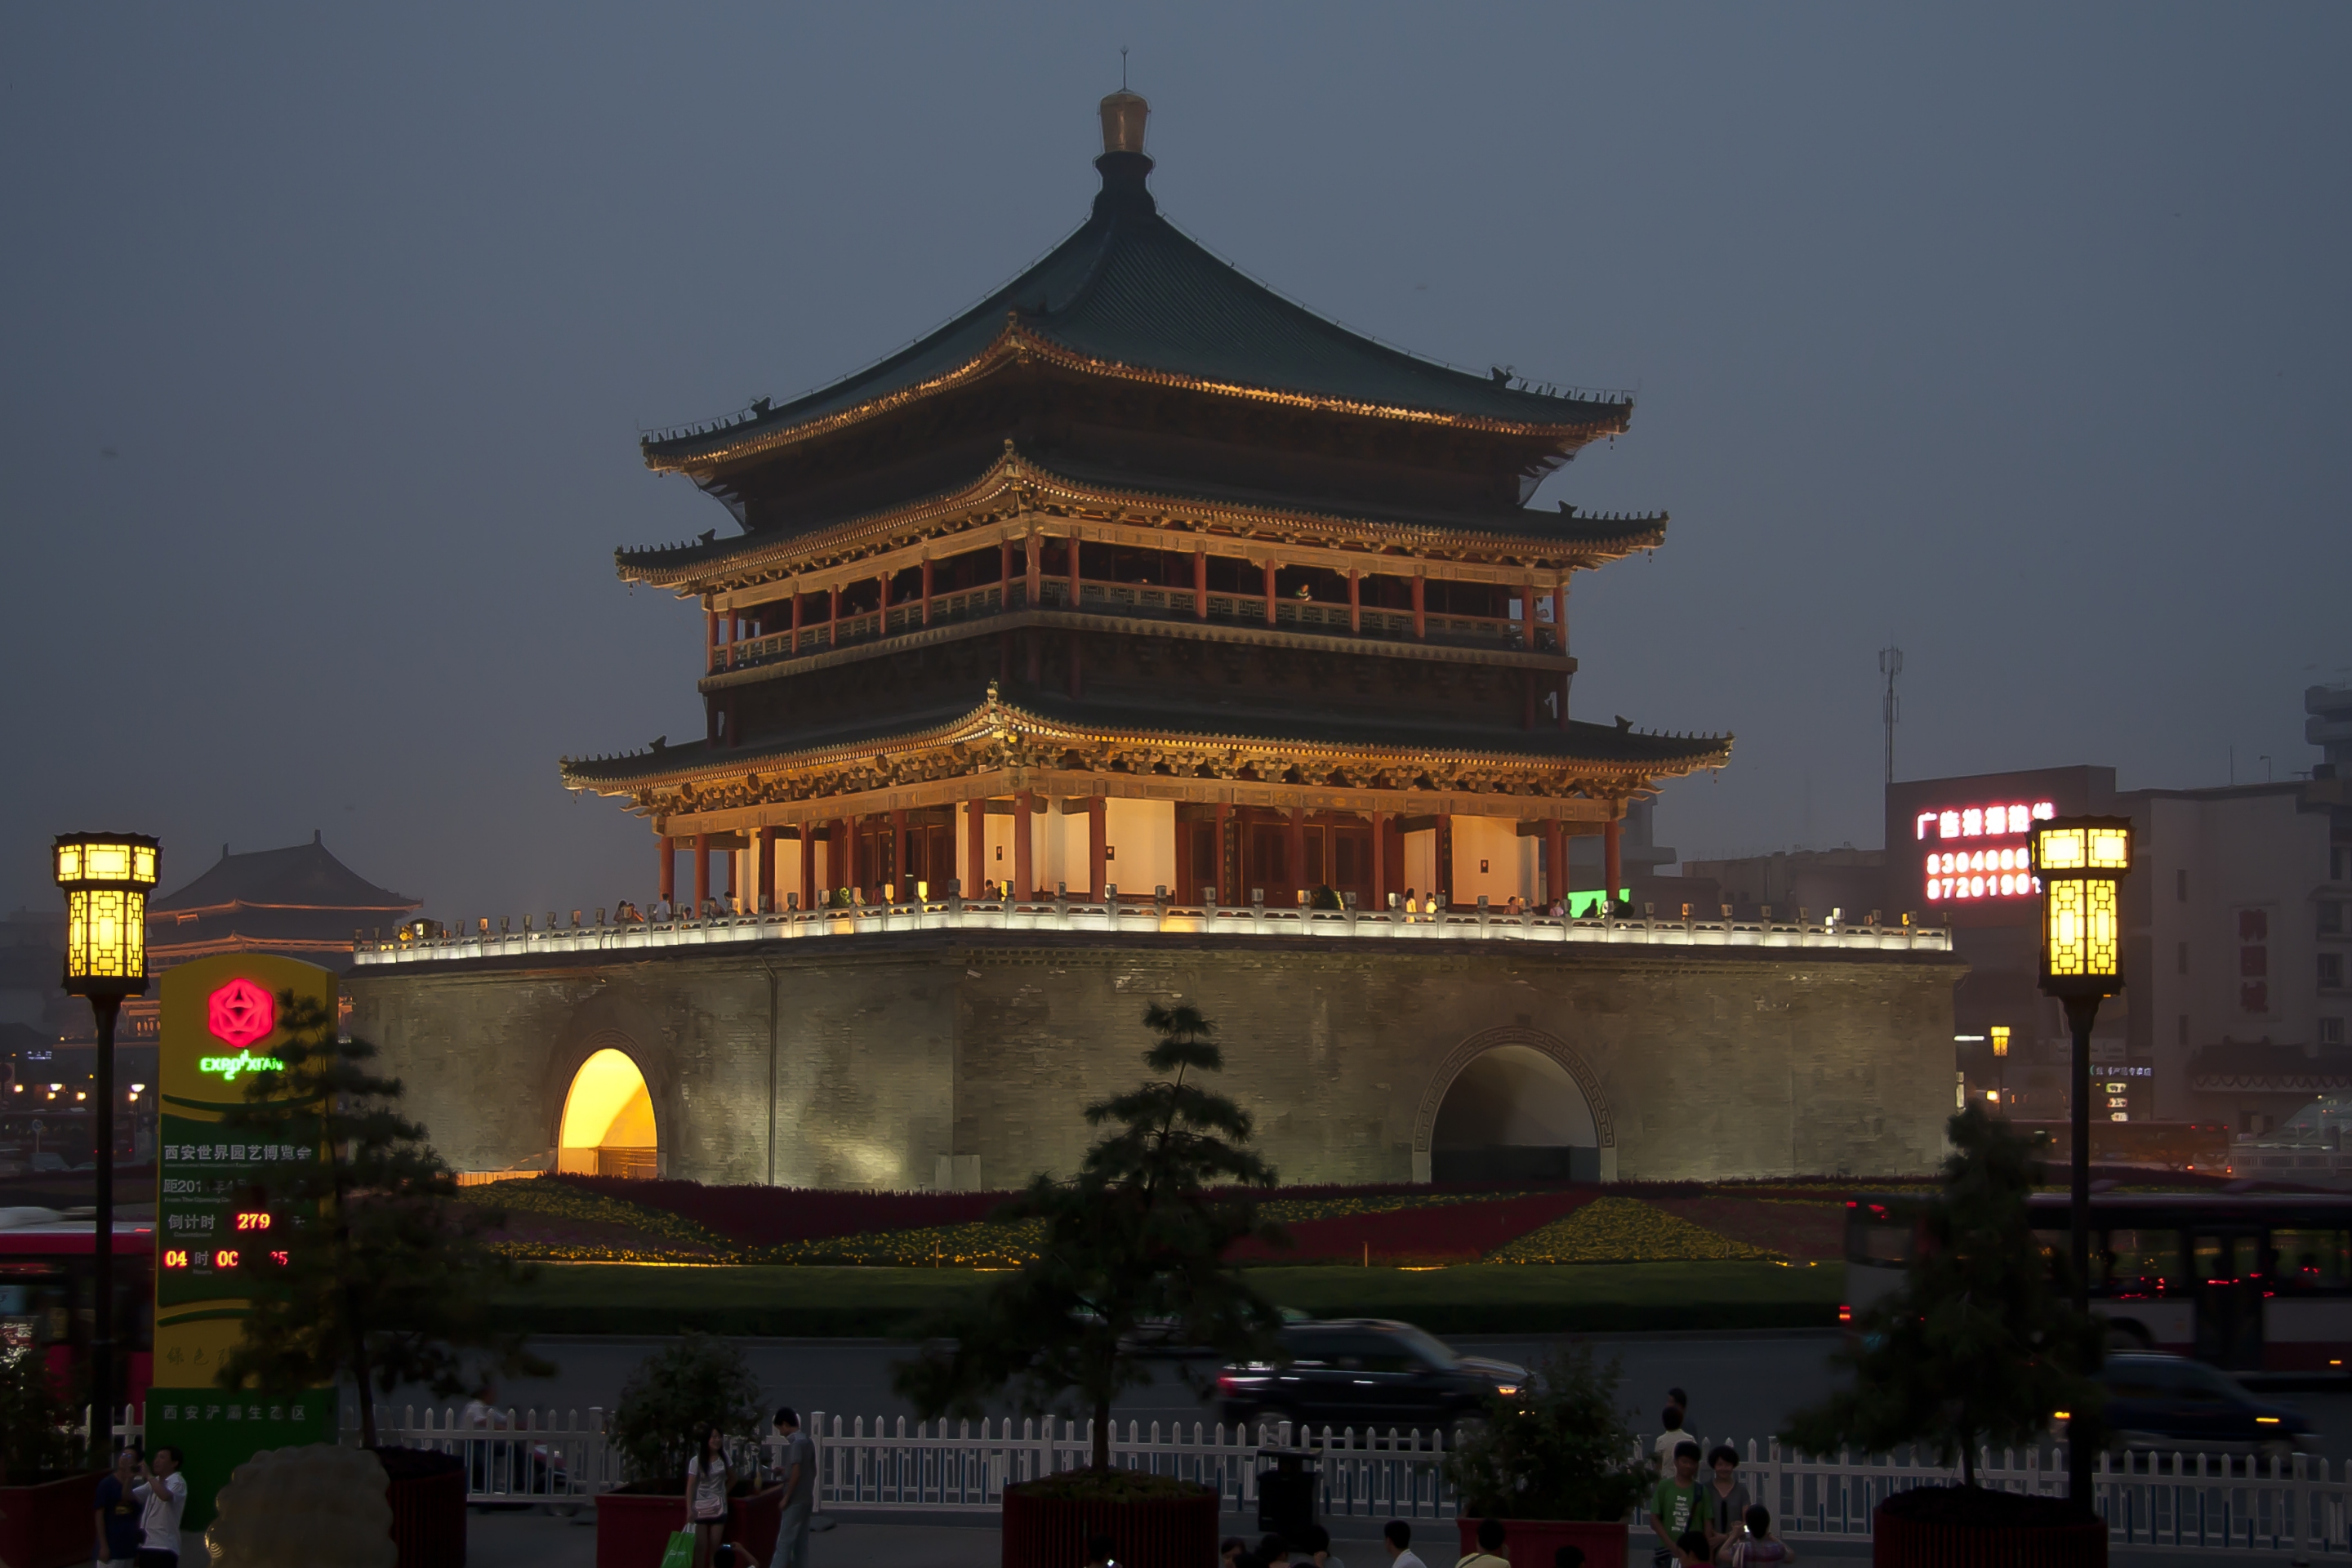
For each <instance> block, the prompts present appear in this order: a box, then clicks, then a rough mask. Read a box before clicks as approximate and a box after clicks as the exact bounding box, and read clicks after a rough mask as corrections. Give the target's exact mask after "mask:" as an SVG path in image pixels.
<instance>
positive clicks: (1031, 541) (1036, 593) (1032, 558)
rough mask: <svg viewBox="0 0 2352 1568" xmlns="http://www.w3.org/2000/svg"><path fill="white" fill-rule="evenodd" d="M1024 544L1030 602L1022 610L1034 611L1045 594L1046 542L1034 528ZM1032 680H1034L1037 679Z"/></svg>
mask: <svg viewBox="0 0 2352 1568" xmlns="http://www.w3.org/2000/svg"><path fill="white" fill-rule="evenodd" d="M1024 543H1025V545H1026V546H1027V548H1028V552H1029V600H1028V603H1026V604H1024V605H1022V608H1023V609H1024V610H1034V609H1035V608H1036V607H1037V605H1038V604H1039V603H1040V602H1041V601H1042V600H1043V599H1044V597H1045V537H1044V536H1043V535H1042V534H1040V533H1039V532H1038V531H1036V530H1035V529H1034V528H1033V529H1031V530H1030V531H1029V537H1028V538H1027V539H1026V540H1025V541H1024ZM1030 679H1035V677H1034V676H1033V677H1031V678H1030Z"/></svg>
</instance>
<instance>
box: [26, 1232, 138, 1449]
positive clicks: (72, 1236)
mask: <svg viewBox="0 0 2352 1568" xmlns="http://www.w3.org/2000/svg"><path fill="white" fill-rule="evenodd" d="M96 1232H97V1226H96V1225H95V1224H94V1223H93V1222H92V1220H91V1219H90V1217H89V1211H88V1210H83V1211H82V1212H81V1214H80V1215H79V1217H72V1216H69V1215H64V1214H60V1213H58V1211H57V1210H55V1209H46V1208H0V1344H6V1345H9V1346H11V1347H15V1346H25V1347H28V1348H30V1349H32V1350H34V1351H35V1352H37V1353H38V1354H39V1355H40V1356H41V1357H42V1359H43V1360H45V1361H46V1362H47V1363H48V1367H49V1380H50V1383H51V1384H52V1385H53V1386H55V1387H56V1389H57V1390H58V1393H59V1394H63V1395H65V1396H67V1397H72V1396H73V1394H75V1393H76V1392H77V1391H79V1389H81V1388H83V1387H86V1386H87V1383H88V1379H87V1376H86V1373H87V1371H88V1367H89V1336H90V1328H91V1324H92V1321H93V1320H94V1319H95V1317H96V1312H95V1310H94V1309H95V1307H96V1305H97V1294H96V1291H95V1289H94V1283H95V1282H94V1280H93V1279H92V1278H91V1276H92V1272H93V1264H94V1263H95V1261H96V1258H97V1252H98V1249H97V1245H96V1241H97V1236H96ZM154 1269H155V1231H154V1227H153V1226H152V1225H150V1224H145V1223H141V1222H136V1221H127V1220H120V1219H118V1220H116V1221H115V1223H114V1342H115V1346H116V1348H117V1350H118V1352H120V1359H119V1361H118V1363H117V1371H116V1386H117V1387H119V1388H121V1389H122V1390H123V1394H122V1403H123V1404H126V1405H138V1404H141V1403H143V1402H144V1401H145V1399H146V1397H147V1389H148V1386H149V1384H152V1383H153V1382H154V1380H155V1378H154V1365H155V1358H154V1346H155V1339H154V1321H155V1286H154Z"/></svg>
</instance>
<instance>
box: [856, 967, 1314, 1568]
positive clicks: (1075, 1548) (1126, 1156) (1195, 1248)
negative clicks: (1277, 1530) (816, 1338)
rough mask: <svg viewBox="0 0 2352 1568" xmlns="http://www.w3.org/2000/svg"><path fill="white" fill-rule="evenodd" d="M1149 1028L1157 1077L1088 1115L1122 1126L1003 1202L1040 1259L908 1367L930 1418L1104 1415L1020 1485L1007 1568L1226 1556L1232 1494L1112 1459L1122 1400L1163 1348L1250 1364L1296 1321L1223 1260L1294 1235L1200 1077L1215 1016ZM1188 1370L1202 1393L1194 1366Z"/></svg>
mask: <svg viewBox="0 0 2352 1568" xmlns="http://www.w3.org/2000/svg"><path fill="white" fill-rule="evenodd" d="M1144 1024H1145V1026H1146V1027H1148V1028H1149V1029H1150V1030H1151V1031H1152V1033H1153V1034H1155V1035H1157V1036H1158V1037H1159V1039H1158V1042H1157V1043H1156V1044H1155V1045H1153V1046H1152V1047H1151V1048H1150V1050H1149V1051H1147V1052H1146V1053H1145V1054H1144V1060H1145V1062H1146V1063H1147V1064H1148V1065H1149V1067H1150V1069H1151V1072H1152V1073H1153V1075H1154V1076H1153V1077H1152V1078H1151V1079H1150V1080H1148V1081H1146V1082H1145V1083H1143V1084H1141V1085H1139V1087H1137V1088H1135V1089H1130V1090H1129V1091H1128V1092H1127V1093H1125V1094H1122V1095H1119V1096H1118V1097H1117V1098H1115V1099H1111V1100H1103V1101H1101V1102H1099V1103H1097V1104H1095V1105H1090V1106H1088V1107H1087V1111H1086V1116H1087V1121H1090V1122H1094V1123H1096V1124H1097V1125H1100V1124H1103V1123H1108V1124H1109V1126H1110V1128H1111V1131H1108V1133H1107V1134H1106V1135H1105V1136H1104V1137H1103V1138H1102V1139H1101V1140H1100V1141H1099V1142H1097V1143H1096V1144H1095V1146H1094V1147H1093V1148H1092V1149H1090V1150H1088V1151H1087V1156H1086V1158H1085V1160H1084V1162H1083V1163H1081V1164H1080V1165H1079V1168H1078V1171H1077V1173H1076V1174H1075V1175H1073V1176H1072V1177H1070V1178H1069V1179H1068V1180H1066V1181H1055V1180H1053V1179H1052V1178H1050V1177H1047V1176H1043V1175H1041V1176H1039V1177H1038V1178H1037V1179H1036V1180H1035V1181H1034V1182H1032V1183H1031V1184H1030V1185H1029V1188H1028V1190H1027V1191H1026V1192H1024V1193H1023V1194H1021V1195H1020V1196H1019V1197H1016V1198H1014V1199H1013V1201H1012V1202H1010V1203H1008V1204H1006V1205H1003V1207H1002V1208H1000V1209H998V1210H997V1211H996V1216H995V1217H997V1218H999V1219H1004V1220H1030V1221H1034V1222H1037V1224H1038V1226H1039V1229H1040V1232H1041V1235H1040V1237H1039V1241H1038V1251H1037V1256H1036V1257H1035V1258H1034V1259H1032V1260H1031V1261H1030V1262H1029V1263H1027V1264H1025V1265H1024V1267H1022V1268H1020V1269H1019V1270H1017V1271H1015V1272H1014V1273H1013V1274H1011V1275H1010V1276H1008V1277H1007V1278H1005V1279H1003V1280H1002V1281H1001V1282H999V1283H998V1284H997V1286H996V1287H995V1289H992V1290H991V1291H990V1292H989V1293H988V1295H987V1296H986V1297H985V1298H984V1299H983V1300H982V1301H980V1302H979V1303H977V1304H976V1305H974V1306H973V1307H971V1309H969V1310H965V1311H964V1312H962V1313H961V1314H960V1315H958V1316H956V1317H954V1318H952V1319H950V1320H949V1321H945V1322H943V1323H942V1324H941V1331H942V1334H943V1336H945V1337H944V1338H943V1339H942V1340H941V1341H940V1342H937V1343H935V1344H934V1346H933V1347H931V1348H929V1349H927V1350H926V1351H925V1352H923V1353H922V1354H920V1355H919V1356H917V1357H916V1358H915V1359H914V1360H912V1361H908V1362H904V1363H900V1364H899V1366H898V1373H897V1384H898V1392H899V1394H901V1395H903V1396H904V1397H905V1398H907V1399H908V1401H910V1402H911V1403H912V1404H914V1405H915V1406H916V1407H917V1408H918V1409H919V1410H920V1411H922V1413H923V1414H924V1415H925V1417H926V1418H936V1417H939V1416H942V1415H967V1416H969V1415H980V1414H982V1406H983V1402H984V1401H986V1400H988V1399H990V1398H992V1397H994V1396H998V1395H1000V1394H1005V1393H1008V1392H1009V1393H1010V1394H1012V1395H1013V1397H1014V1399H1015V1400H1016V1401H1017V1402H1018V1403H1019V1404H1020V1405H1021V1407H1022V1408H1023V1410H1024V1412H1026V1413H1027V1414H1029V1415H1071V1416H1090V1417H1092V1423H1093V1448H1092V1452H1091V1453H1090V1454H1089V1456H1088V1459H1089V1463H1088V1464H1087V1468H1085V1469H1082V1470H1074V1471H1069V1472H1066V1473H1064V1474H1062V1475H1058V1476H1050V1477H1042V1478H1038V1479H1034V1480H1031V1481H1028V1482H1024V1483H1021V1484H1018V1485H1014V1486H1009V1487H1007V1488H1005V1489H1004V1535H1003V1542H1004V1545H1003V1552H1004V1557H1003V1561H1004V1563H1005V1568H1032V1565H1033V1564H1038V1563H1083V1562H1085V1561H1086V1558H1087V1551H1086V1548H1087V1542H1088V1541H1089V1540H1090V1539H1091V1538H1092V1537H1094V1536H1097V1535H1108V1536H1109V1537H1110V1538H1111V1540H1112V1541H1113V1542H1116V1543H1117V1556H1118V1562H1119V1563H1122V1564H1126V1565H1129V1568H1198V1565H1199V1564H1202V1563H1211V1562H1213V1561H1214V1560H1215V1558H1216V1555H1217V1508H1218V1498H1217V1494H1216V1492H1215V1491H1214V1489H1212V1488H1209V1487H1206V1486H1202V1485H1199V1484H1197V1483H1193V1482H1188V1481H1179V1480H1176V1479H1172V1478H1167V1477H1156V1476H1146V1475H1139V1474H1137V1473H1135V1472H1133V1471H1128V1470H1118V1469H1113V1468H1111V1463H1110V1426H1111V1417H1110V1411H1111V1401H1112V1400H1113V1399H1114V1398H1116V1397H1117V1396H1118V1394H1119V1393H1120V1392H1121V1391H1122V1390H1125V1389H1128V1388H1131V1387H1134V1386H1136V1385H1138V1384H1142V1383H1145V1382H1148V1381H1150V1375H1151V1373H1150V1367H1149V1366H1148V1364H1147V1363H1146V1362H1145V1360H1144V1358H1143V1352H1144V1351H1145V1350H1146V1349H1147V1348H1148V1347H1149V1344H1150V1342H1158V1341H1169V1342H1174V1343H1176V1344H1181V1345H1197V1346H1201V1347H1203V1348H1205V1349H1207V1350H1210V1351H1212V1352H1216V1353H1217V1354H1218V1355H1219V1357H1220V1359H1240V1358H1244V1357H1248V1356H1253V1355H1263V1354H1267V1353H1270V1351H1271V1348H1272V1346H1273V1343H1274V1336H1275V1333H1276V1330H1277V1329H1278V1328H1279V1327H1280V1325H1281V1316H1280V1314H1279V1312H1277V1311H1276V1309H1275V1308H1274V1306H1273V1305H1272V1304H1271V1303H1269V1302H1267V1301H1266V1300H1264V1299H1262V1298H1261V1297H1259V1296H1258V1295H1257V1294H1256V1293H1255V1291H1252V1290H1251V1289H1248V1288H1247V1287H1246V1286H1244V1284H1243V1283H1242V1282H1241V1277H1240V1274H1239V1272H1238V1270H1236V1269H1234V1268H1232V1267H1231V1266H1229V1265H1228V1264H1227V1263H1226V1261H1225V1253H1226V1251H1227V1249H1228V1248H1230V1247H1232V1246H1233V1245H1234V1243H1235V1242H1237V1241H1239V1240H1241V1239H1242V1238H1243V1237H1257V1238H1259V1239H1260V1240H1263V1241H1265V1242H1267V1243H1269V1244H1272V1245H1280V1244H1281V1243H1282V1242H1283V1240H1284V1239H1285V1238H1284V1237H1283V1235H1282V1233H1281V1231H1280V1230H1279V1229H1277V1228H1276V1226H1272V1225H1271V1224H1268V1223H1265V1222H1263V1221H1261V1220H1260V1219H1259V1217H1258V1214H1257V1205H1256V1202H1255V1199H1253V1198H1252V1197H1250V1196H1249V1195H1248V1194H1247V1192H1246V1189H1247V1188H1248V1187H1253V1186H1261V1187H1262V1186H1270V1185H1272V1184H1273V1182H1274V1172H1273V1170H1272V1168H1271V1167H1269V1166H1268V1165H1267V1164H1266V1163H1265V1162H1264V1161H1263V1160H1261V1159H1259V1158H1258V1157H1257V1156H1256V1155H1255V1153H1252V1152H1249V1150H1247V1149H1246V1148H1244V1144H1246V1143H1247V1142H1249V1137H1250V1118H1249V1115H1248V1113H1247V1112H1246V1111H1244V1110H1242V1109H1241V1108H1240V1107H1239V1106H1237V1105H1235V1104H1234V1102H1233V1101H1232V1100H1228V1099H1226V1098H1224V1097H1223V1096H1222V1095H1218V1094H1213V1093H1211V1092H1210V1091H1208V1090H1207V1089H1203V1088H1202V1087H1201V1085H1200V1084H1199V1083H1198V1082H1197V1081H1195V1079H1196V1077H1197V1075H1200V1074H1204V1073H1211V1072H1216V1071H1219V1070H1221V1069H1222V1068H1223V1066H1224V1057H1223V1053H1222V1052H1220V1051H1219V1050H1218V1048H1217V1047H1216V1046H1215V1045H1214V1044H1213V1043H1212V1041H1211V1037H1212V1035H1213V1034H1214V1032H1215V1030H1214V1026H1213V1025H1211V1023H1210V1022H1209V1021H1208V1020H1207V1019H1206V1018H1204V1017H1202V1016H1201V1015H1200V1013H1199V1012H1198V1011H1197V1010H1195V1009H1194V1008H1192V1007H1188V1006H1179V1007H1162V1006H1160V1005H1158V1004H1156V1003H1155V1004H1154V1005H1152V1006H1151V1007H1150V1010H1148V1011H1147V1012H1146V1013H1145V1014H1144ZM1213 1184H1223V1187H1222V1189H1221V1188H1220V1187H1218V1186H1214V1185H1213ZM1181 1376H1183V1378H1184V1379H1185V1381H1186V1383H1187V1384H1188V1385H1195V1386H1196V1381H1195V1380H1196V1379H1197V1377H1198V1376H1199V1374H1197V1373H1193V1372H1192V1370H1191V1367H1190V1366H1189V1364H1188V1365H1186V1366H1185V1367H1184V1369H1183V1371H1182V1372H1181Z"/></svg>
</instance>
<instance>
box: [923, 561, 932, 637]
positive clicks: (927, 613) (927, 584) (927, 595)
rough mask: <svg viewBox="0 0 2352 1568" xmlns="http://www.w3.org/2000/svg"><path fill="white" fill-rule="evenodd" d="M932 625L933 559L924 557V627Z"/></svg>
mask: <svg viewBox="0 0 2352 1568" xmlns="http://www.w3.org/2000/svg"><path fill="white" fill-rule="evenodd" d="M930 624H931V558H930V557H929V555H925V556H924V557H923V625H925V626H929V625H930Z"/></svg>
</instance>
